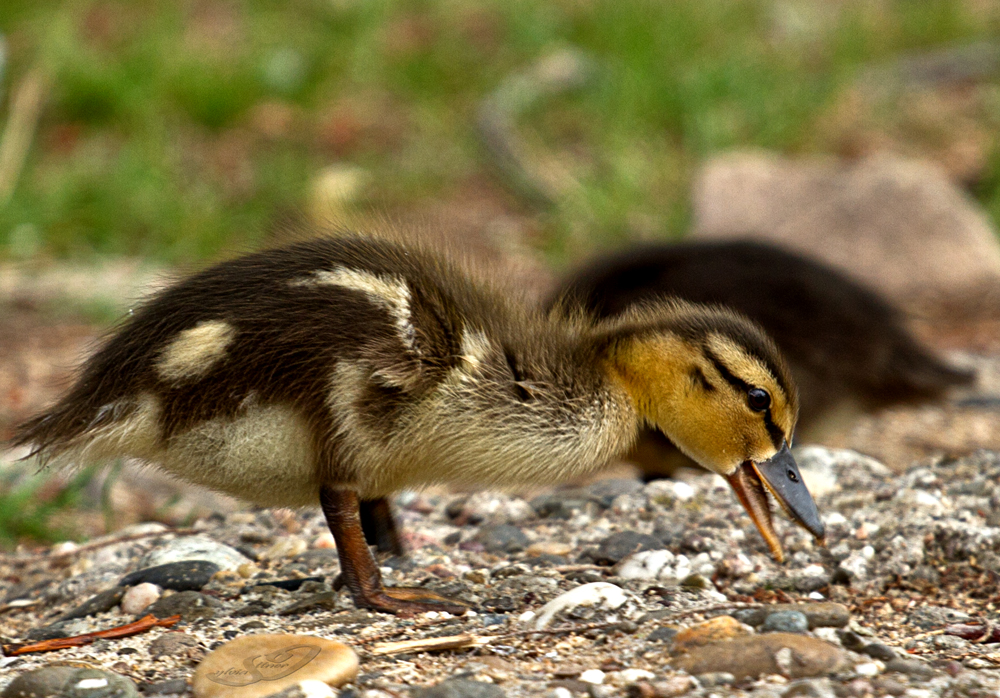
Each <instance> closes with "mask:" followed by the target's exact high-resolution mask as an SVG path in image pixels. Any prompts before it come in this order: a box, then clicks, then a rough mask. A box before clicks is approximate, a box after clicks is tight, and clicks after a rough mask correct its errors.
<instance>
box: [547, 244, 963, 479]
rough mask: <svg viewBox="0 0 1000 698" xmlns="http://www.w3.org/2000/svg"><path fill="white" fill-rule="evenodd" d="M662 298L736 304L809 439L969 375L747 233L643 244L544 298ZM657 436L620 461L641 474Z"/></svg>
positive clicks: (617, 304) (593, 301)
mask: <svg viewBox="0 0 1000 698" xmlns="http://www.w3.org/2000/svg"><path fill="white" fill-rule="evenodd" d="M662 297H673V298H682V299H685V300H687V301H690V302H694V303H715V304H720V305H724V306H727V307H729V308H732V309H733V310H736V311H738V312H740V313H742V314H744V315H745V316H747V317H748V318H750V319H751V320H754V321H755V322H757V323H759V324H760V326H761V327H762V328H763V329H764V330H765V331H766V332H767V333H768V334H769V335H770V336H771V337H772V338H773V339H774V340H775V342H776V343H777V345H778V347H779V348H780V350H781V352H782V354H783V355H784V357H785V358H786V359H787V361H788V364H789V367H790V369H791V373H792V375H793V376H794V379H795V382H796V384H797V385H798V388H799V402H800V418H799V432H798V433H799V435H800V436H802V435H803V434H805V435H806V436H807V437H808V436H812V437H813V438H815V437H817V436H821V435H822V433H823V431H824V430H825V428H826V427H829V426H830V423H831V422H833V421H834V419H835V418H836V417H840V418H843V417H844V416H849V415H850V413H851V412H854V413H856V412H857V410H859V409H860V410H862V411H869V412H874V411H877V410H879V409H882V408H885V407H889V406H891V405H896V404H901V403H918V402H924V401H930V400H935V399H940V398H941V397H942V396H943V395H944V393H945V392H946V391H947V390H948V389H950V388H952V387H955V386H961V385H967V384H969V383H971V382H972V381H973V380H974V378H975V375H974V373H972V372H971V371H967V370H963V369H960V368H957V367H954V366H951V365H949V364H947V363H946V362H945V361H943V360H942V359H940V358H939V357H937V356H935V355H934V353H933V352H932V351H931V350H930V349H928V348H927V347H925V346H923V345H922V344H921V343H920V342H919V341H918V340H917V339H916V338H915V337H914V336H913V335H912V334H911V333H910V332H909V331H908V330H907V328H906V326H905V324H904V318H903V316H902V313H901V312H900V311H899V310H897V309H896V308H895V307H893V306H892V305H891V304H890V303H889V302H888V301H886V300H884V299H883V298H881V297H880V296H879V295H878V294H876V293H875V292H873V291H871V290H869V289H868V288H866V287H865V286H863V285H862V284H860V283H858V282H856V281H854V280H852V279H850V278H848V277H847V276H846V275H845V274H842V273H841V272H839V271H837V270H835V269H833V268H831V267H828V266H826V265H824V264H822V263H820V262H816V261H813V260H812V259H809V258H807V257H804V256H802V255H799V254H795V253H792V252H788V251H786V250H784V249H782V248H780V247H777V246H773V245H768V244H764V243H760V242H755V241H743V240H737V241H726V242H689V243H678V244H670V245H664V244H648V245H643V246H637V247H634V248H632V249H629V250H626V251H623V252H620V253H618V254H613V255H610V256H606V257H602V258H599V259H597V260H595V261H593V262H591V263H590V264H588V265H585V266H583V267H582V268H580V269H578V270H576V271H575V272H573V273H571V274H570V275H569V277H568V278H567V279H566V280H565V281H564V282H563V284H562V285H561V287H560V288H559V290H558V291H557V292H556V294H555V295H554V296H553V298H552V299H551V300H550V305H569V306H574V307H575V306H578V307H581V308H583V309H584V310H585V311H586V312H588V313H590V314H592V315H593V316H594V317H596V318H609V317H613V316H616V315H619V314H621V313H623V312H625V311H626V310H627V309H628V308H630V307H631V306H633V305H635V304H637V303H648V302H649V301H650V300H651V299H655V298H662ZM675 454H676V451H673V453H672V454H671V449H670V448H669V444H667V443H666V442H665V441H664V440H663V439H662V438H661V437H660V436H659V435H657V434H648V435H647V436H646V437H645V438H643V439H642V440H641V441H640V444H639V446H638V447H637V449H636V451H635V452H634V453H633V454H632V460H634V461H636V462H637V463H638V464H639V465H640V467H642V469H643V470H644V472H646V473H647V474H649V475H655V474H659V473H669V472H670V470H671V469H672V466H673V465H675V464H676V462H677V459H675V458H671V455H675Z"/></svg>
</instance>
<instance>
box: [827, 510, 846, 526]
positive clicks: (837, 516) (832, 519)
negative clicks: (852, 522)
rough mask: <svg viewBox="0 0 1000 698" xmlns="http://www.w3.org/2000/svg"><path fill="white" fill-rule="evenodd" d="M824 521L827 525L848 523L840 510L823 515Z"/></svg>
mask: <svg viewBox="0 0 1000 698" xmlns="http://www.w3.org/2000/svg"><path fill="white" fill-rule="evenodd" d="M823 523H825V524H826V525H827V526H842V525H843V524H846V523H847V519H846V518H844V515H843V514H841V513H840V512H839V511H831V512H830V513H829V514H827V515H826V516H824V517H823Z"/></svg>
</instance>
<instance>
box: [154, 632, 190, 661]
mask: <svg viewBox="0 0 1000 698" xmlns="http://www.w3.org/2000/svg"><path fill="white" fill-rule="evenodd" d="M195 647H198V640H197V639H195V638H194V637H192V636H191V635H188V634H187V633H183V632H169V633H164V634H163V635H160V636H159V637H158V638H156V639H155V640H153V641H152V642H150V643H149V656H150V657H152V658H153V659H156V658H157V657H163V656H171V655H177V654H184V653H186V652H187V651H188V650H189V649H192V648H195Z"/></svg>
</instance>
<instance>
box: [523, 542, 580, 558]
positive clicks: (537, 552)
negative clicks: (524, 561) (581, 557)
mask: <svg viewBox="0 0 1000 698" xmlns="http://www.w3.org/2000/svg"><path fill="white" fill-rule="evenodd" d="M525 552H526V553H527V554H528V555H530V556H531V557H539V556H541V555H569V554H570V553H571V552H573V546H572V545H570V544H569V543H556V542H554V541H545V542H541V543H532V544H531V545H529V546H528V547H527V549H526V550H525Z"/></svg>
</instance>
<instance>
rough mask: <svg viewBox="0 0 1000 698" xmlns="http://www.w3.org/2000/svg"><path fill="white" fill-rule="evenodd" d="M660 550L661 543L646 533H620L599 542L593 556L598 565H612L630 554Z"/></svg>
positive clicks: (661, 547)
mask: <svg viewBox="0 0 1000 698" xmlns="http://www.w3.org/2000/svg"><path fill="white" fill-rule="evenodd" d="M661 549H663V543H662V542H661V541H660V539H659V538H654V537H653V536H651V535H649V534H646V533H636V532H635V531H621V532H619V533H613V534H611V535H610V536H608V537H607V538H605V539H604V540H603V541H601V544H600V546H599V547H598V548H597V552H596V553H595V554H594V561H595V562H596V563H597V564H599V565H613V564H615V563H617V562H619V561H620V560H622V559H624V558H626V557H627V556H629V555H631V554H632V553H638V552H642V551H644V550H661Z"/></svg>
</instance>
